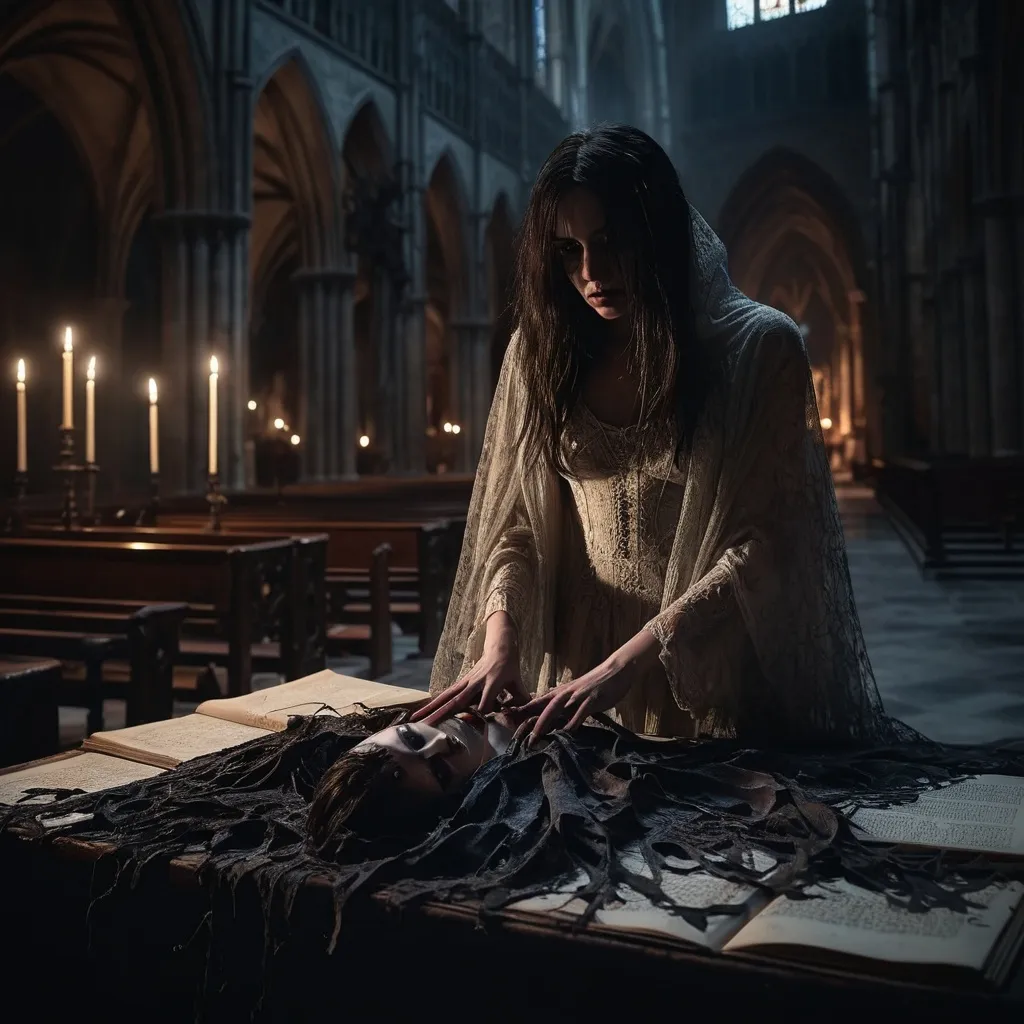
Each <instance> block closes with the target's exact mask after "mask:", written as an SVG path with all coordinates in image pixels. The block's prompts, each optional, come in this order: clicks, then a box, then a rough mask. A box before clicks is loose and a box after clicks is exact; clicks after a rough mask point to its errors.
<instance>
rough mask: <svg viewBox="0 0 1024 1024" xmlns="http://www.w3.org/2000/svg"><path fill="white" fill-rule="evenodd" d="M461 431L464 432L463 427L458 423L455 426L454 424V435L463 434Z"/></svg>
mask: <svg viewBox="0 0 1024 1024" xmlns="http://www.w3.org/2000/svg"><path fill="white" fill-rule="evenodd" d="M461 431H462V427H460V426H459V425H458V423H453V424H452V433H453V434H458V433H461Z"/></svg>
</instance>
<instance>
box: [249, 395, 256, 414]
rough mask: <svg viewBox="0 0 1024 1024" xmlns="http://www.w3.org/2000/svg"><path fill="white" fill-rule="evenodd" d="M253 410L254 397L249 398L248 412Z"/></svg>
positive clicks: (254, 404) (254, 406)
mask: <svg viewBox="0 0 1024 1024" xmlns="http://www.w3.org/2000/svg"><path fill="white" fill-rule="evenodd" d="M255 411H256V399H255V398H250V399H249V412H255Z"/></svg>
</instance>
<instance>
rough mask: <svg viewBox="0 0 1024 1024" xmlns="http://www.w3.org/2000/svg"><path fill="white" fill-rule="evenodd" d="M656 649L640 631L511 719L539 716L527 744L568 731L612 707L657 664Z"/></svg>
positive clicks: (647, 634)
mask: <svg viewBox="0 0 1024 1024" xmlns="http://www.w3.org/2000/svg"><path fill="white" fill-rule="evenodd" d="M658 647H659V645H658V640H657V638H656V637H655V636H654V635H653V634H652V633H650V632H648V631H647V630H641V631H640V632H639V633H637V635H636V636H634V637H633V638H632V639H630V640H628V641H627V642H626V643H625V644H623V645H622V647H620V648H619V649H618V650H617V651H616V652H615V653H614V654H613V655H612V656H611V657H610V658H608V659H607V660H606V661H603V662H602V663H601V664H600V665H598V666H597V667H596V668H593V669H591V670H590V671H589V672H587V673H585V674H584V675H582V676H580V677H579V678H578V679H574V680H573V681H572V682H571V683H564V684H563V685H562V686H556V687H555V688H554V689H553V690H548V692H547V693H545V694H543V695H542V696H540V697H535V698H534V699H533V700H531V701H530V702H529V704H524V705H523V706H522V707H517V708H516V709H515V712H514V716H515V718H516V719H517V720H518V721H525V720H526V719H528V718H529V717H531V716H533V715H538V716H539V717H538V718H537V722H536V724H535V725H534V727H533V731H532V732H531V733H530V739H529V744H530V745H532V744H533V743H536V742H537V740H539V739H540V738H541V737H542V736H546V735H547V734H548V733H549V732H551V730H552V729H557V728H559V727H562V728H564V729H565V730H566V731H567V732H571V731H572V730H573V729H575V728H577V726H579V725H580V724H581V723H582V722H583V721H584V720H585V719H586V718H588V717H589V716H590V715H597V714H600V713H601V712H602V711H610V710H611V709H612V708H614V707H615V705H616V704H618V703H619V702H620V701H621V700H622V699H623V698H624V697H625V696H626V694H628V693H629V691H630V689H631V688H632V686H633V684H634V683H635V682H636V681H637V679H639V678H640V677H641V676H642V675H643V674H644V673H645V672H646V671H647V670H648V669H649V668H650V667H651V666H652V665H653V664H654V663H655V662H656V661H657V657H658ZM566 719H568V722H566Z"/></svg>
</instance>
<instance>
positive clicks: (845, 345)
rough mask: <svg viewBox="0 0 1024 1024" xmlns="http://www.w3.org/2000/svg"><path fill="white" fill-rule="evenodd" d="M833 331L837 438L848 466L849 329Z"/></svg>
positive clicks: (850, 442) (850, 408) (850, 413)
mask: <svg viewBox="0 0 1024 1024" xmlns="http://www.w3.org/2000/svg"><path fill="white" fill-rule="evenodd" d="M835 331H836V346H837V348H838V349H839V388H838V392H839V394H838V399H839V401H838V405H839V436H840V437H841V438H842V444H843V464H844V466H848V465H849V463H850V460H851V458H852V455H853V452H852V448H853V359H852V356H851V353H850V331H849V328H848V327H847V326H846V324H836V328H835Z"/></svg>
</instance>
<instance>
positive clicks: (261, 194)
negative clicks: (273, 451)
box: [249, 49, 342, 458]
mask: <svg viewBox="0 0 1024 1024" xmlns="http://www.w3.org/2000/svg"><path fill="white" fill-rule="evenodd" d="M337 152H338V149H337V146H336V145H335V140H334V138H333V135H332V131H331V125H330V120H329V118H328V117H327V114H326V110H325V107H324V103H323V98H322V96H321V94H320V90H319V88H318V86H317V81H316V78H315V76H314V74H313V72H312V69H311V68H310V66H309V64H308V63H307V61H306V58H305V56H304V55H303V54H302V52H301V50H299V49H292V50H289V51H287V52H286V53H284V54H282V55H281V57H280V58H279V59H278V61H277V63H276V64H274V65H273V66H271V67H270V68H269V69H268V70H267V72H266V73H265V75H264V76H263V79H262V80H261V81H260V82H259V83H258V87H257V89H256V90H255V91H254V112H253V159H252V190H253V191H252V228H251V233H250V246H249V266H250V281H251V285H250V322H249V386H250V391H251V393H252V394H253V395H254V396H255V398H256V400H257V411H256V413H255V419H254V422H253V424H252V429H253V430H255V431H257V432H258V433H262V434H270V435H271V436H274V435H273V434H272V431H273V429H274V421H275V420H276V419H278V418H280V419H281V420H284V421H285V422H286V423H288V424H289V425H292V424H300V433H302V434H305V433H306V431H305V429H303V427H304V424H305V423H306V422H307V421H308V418H307V416H306V413H305V411H304V410H305V409H306V402H307V392H308V389H309V388H310V387H312V386H313V383H312V382H317V384H318V386H320V387H323V385H324V382H323V379H322V371H321V370H320V369H318V368H315V367H313V365H312V364H311V363H310V360H311V359H312V356H310V354H309V353H310V346H311V344H312V342H311V341H310V337H311V335H310V331H311V330H312V328H311V325H310V323H308V322H307V321H309V319H310V317H312V316H315V315H316V313H317V310H318V309H319V307H318V306H317V305H316V302H313V303H312V304H311V305H309V304H307V306H305V307H304V306H303V305H302V297H301V296H300V294H299V286H298V282H297V280H296V275H300V276H301V275H302V274H303V272H305V271H319V270H322V269H323V268H330V267H334V266H336V265H337V264H338V262H339V261H340V260H341V258H342V246H341V223H340V219H341V218H340V209H339V197H340V193H339V189H338V178H339V174H338V159H337ZM304 309H305V314H304V313H303V310H304ZM304 315H305V317H306V320H305V321H304V320H303V316H304ZM304 324H305V327H304ZM303 353H305V355H303ZM304 360H305V362H304ZM306 364H309V365H306ZM304 367H305V368H304ZM303 375H305V376H303ZM307 377H308V378H309V381H308V382H306V383H304V381H305V379H306V378H307ZM313 422H317V420H316V418H315V417H313ZM315 443H316V444H317V445H320V442H319V440H317V441H316V442H315ZM312 444H314V441H313V440H310V441H309V442H308V443H307V445H306V446H305V447H304V448H303V454H304V456H309V457H310V458H312V456H311V455H310V452H311V451H312V448H311V447H310V446H311V445H312ZM317 450H318V451H319V452H320V453H321V454H322V448H321V447H318V449H317Z"/></svg>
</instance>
